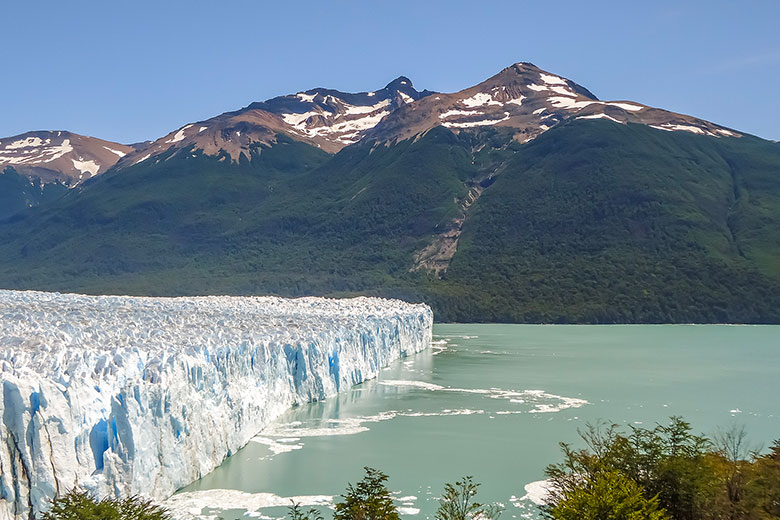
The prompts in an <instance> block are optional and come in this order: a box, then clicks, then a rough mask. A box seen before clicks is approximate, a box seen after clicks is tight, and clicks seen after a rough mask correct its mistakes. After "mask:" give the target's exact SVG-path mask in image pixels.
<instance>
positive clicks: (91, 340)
mask: <svg viewBox="0 0 780 520" xmlns="http://www.w3.org/2000/svg"><path fill="white" fill-rule="evenodd" d="M0 320H2V321H1V322H0V383H1V384H2V391H1V392H0V418H1V420H2V422H1V424H0V519H15V520H18V519H21V518H27V517H28V515H29V512H30V511H33V512H39V511H41V510H45V509H46V507H47V504H48V502H49V500H50V499H51V498H52V497H53V496H54V495H55V494H56V493H58V492H64V491H67V490H69V489H71V488H72V487H74V486H76V485H78V486H80V487H82V488H85V489H88V490H90V491H92V492H94V493H96V494H98V495H100V496H103V495H113V496H127V495H131V494H142V495H146V496H149V497H152V498H155V499H161V498H164V497H166V496H168V495H170V494H172V493H173V492H174V491H175V490H176V489H178V488H180V487H182V486H184V485H186V484H189V483H190V482H192V481H194V480H196V479H198V478H200V477H201V476H202V475H204V474H206V473H208V472H209V471H211V470H212V469H214V468H215V467H216V466H218V465H219V464H220V463H221V462H222V461H223V460H224V459H225V457H226V456H229V455H230V454H232V453H234V452H235V451H236V450H237V449H239V448H241V447H242V446H243V445H245V444H246V443H247V442H248V441H249V439H250V438H251V437H252V436H253V435H255V434H256V433H257V432H258V431H260V430H261V429H262V428H263V427H264V426H266V425H267V424H268V423H269V422H270V421H271V420H272V419H274V418H275V417H277V416H278V415H279V414H281V413H282V412H283V411H284V410H286V409H287V408H289V407H290V406H292V405H294V404H296V403H303V402H308V401H311V400H317V399H323V398H325V397H327V396H329V395H332V394H334V393H336V392H338V391H339V389H342V388H344V389H345V388H347V387H349V386H350V385H353V384H356V383H359V382H361V381H363V380H364V379H367V378H371V377H374V376H375V375H376V374H377V372H378V370H379V369H380V368H381V367H383V366H385V365H386V364H388V363H389V362H390V361H392V360H394V359H396V358H398V357H399V356H404V355H406V354H411V353H414V352H417V351H419V350H422V349H424V348H426V347H428V346H429V345H430V341H431V328H432V323H433V315H432V313H431V310H430V309H429V308H428V307H427V306H425V305H412V304H408V303H405V302H401V301H397V300H385V299H380V298H354V299H345V300H334V299H325V298H300V299H294V300H289V299H283V298H273V297H194V298H135V297H124V296H82V295H72V294H57V293H42V292H26V291H25V292H21V291H2V290H0Z"/></svg>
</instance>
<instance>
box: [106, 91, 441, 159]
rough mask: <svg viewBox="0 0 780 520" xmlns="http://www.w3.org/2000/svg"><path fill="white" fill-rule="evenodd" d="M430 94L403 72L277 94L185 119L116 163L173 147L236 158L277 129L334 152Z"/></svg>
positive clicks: (176, 150) (273, 138)
mask: <svg viewBox="0 0 780 520" xmlns="http://www.w3.org/2000/svg"><path fill="white" fill-rule="evenodd" d="M429 94H431V93H430V92H428V91H423V92H418V91H417V90H415V89H414V87H413V86H412V82H411V80H409V79H408V78H406V77H403V76H401V77H399V78H397V79H395V80H394V81H392V82H390V83H389V84H388V85H387V86H385V87H384V88H383V89H380V90H376V91H372V92H359V93H345V92H340V91H338V90H330V89H324V88H316V89H312V90H307V91H306V92H299V93H297V94H292V95H287V96H280V97H276V98H273V99H269V100H268V101H263V102H259V103H252V104H250V105H249V106H247V107H246V108H243V109H241V110H237V111H235V112H228V113H225V114H221V115H219V116H217V117H213V118H211V119H207V120H205V121H200V122H197V123H190V124H188V125H185V126H183V127H181V128H179V129H177V130H175V131H173V132H171V133H170V134H168V135H166V136H164V137H161V138H160V139H158V140H156V141H154V142H153V143H151V144H150V145H149V146H146V147H144V148H143V149H142V150H140V151H138V152H137V153H135V154H132V155H129V156H128V157H126V158H124V159H123V160H122V161H121V162H120V163H119V166H118V167H119V168H120V169H121V168H127V167H130V166H134V165H136V164H139V163H141V162H143V161H146V160H147V159H149V158H152V159H153V160H154V158H155V157H156V156H157V155H159V154H162V153H165V152H170V151H171V150H173V151H174V154H173V155H175V154H176V153H181V154H182V155H187V154H190V155H192V154H193V153H203V154H204V155H210V156H216V157H219V158H222V157H224V159H222V160H229V161H231V162H238V161H239V160H241V156H242V155H243V157H244V159H250V158H251V157H252V156H253V154H255V152H256V150H257V149H258V147H262V146H264V145H270V144H273V143H275V142H276V136H277V135H279V134H282V135H286V136H287V137H289V138H291V139H293V140H295V141H300V142H304V143H307V144H310V145H312V146H315V147H317V148H320V149H322V150H324V151H326V152H328V153H335V152H337V151H339V150H341V149H342V148H344V147H345V146H347V145H350V144H354V143H356V142H358V141H359V140H360V139H361V138H362V137H363V135H364V134H365V132H366V131H367V130H370V129H371V128H373V127H374V126H375V125H376V124H377V123H378V122H379V121H380V120H381V119H382V118H384V117H385V116H387V115H388V114H390V113H391V112H393V111H394V110H396V109H398V108H400V107H402V106H405V105H406V104H408V103H412V102H414V101H416V100H418V99H420V98H422V97H425V96H427V95H429ZM171 156H172V155H171V154H170V153H169V154H168V157H171Z"/></svg>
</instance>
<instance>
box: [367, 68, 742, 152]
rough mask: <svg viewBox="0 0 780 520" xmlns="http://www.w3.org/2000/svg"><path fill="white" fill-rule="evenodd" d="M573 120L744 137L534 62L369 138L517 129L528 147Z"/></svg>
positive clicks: (430, 101)
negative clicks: (610, 97)
mask: <svg viewBox="0 0 780 520" xmlns="http://www.w3.org/2000/svg"><path fill="white" fill-rule="evenodd" d="M572 118H578V119H607V120H610V121H614V122H616V123H641V124H645V125H649V126H652V127H653V128H657V129H659V130H665V131H669V132H672V131H686V132H692V133H696V134H700V135H710V136H714V137H723V136H727V137H738V136H739V134H738V133H736V132H733V131H731V130H729V129H728V128H725V127H722V126H719V125H715V124H713V123H710V122H707V121H703V120H701V119H697V118H695V117H691V116H686V115H682V114H676V113H673V112H669V111H666V110H661V109H657V108H651V107H648V106H646V105H642V104H641V103H636V102H633V101H600V100H599V99H598V98H597V97H596V96H595V95H593V94H592V93H591V92H590V91H589V90H588V89H586V88H585V87H582V86H581V85H578V84H576V83H574V82H573V81H570V80H568V79H566V78H563V77H561V76H557V75H555V74H551V73H549V72H545V71H543V70H541V69H540V68H538V67H536V66H535V65H533V64H531V63H516V64H514V65H512V66H511V67H507V68H505V69H504V70H502V71H501V72H499V73H498V74H496V75H495V76H493V77H492V78H490V79H488V80H486V81H483V82H482V83H480V84H478V85H476V86H474V87H471V88H467V89H465V90H462V91H460V92H456V93H454V94H436V95H435V96H431V97H427V98H426V99H424V100H422V101H420V102H418V103H414V104H410V105H409V106H404V107H403V108H400V109H399V110H397V111H394V112H393V113H392V115H390V116H388V117H387V118H385V119H384V120H382V122H381V123H380V124H378V125H377V126H376V127H375V128H374V129H372V130H371V131H369V132H368V136H367V139H373V140H379V141H391V140H403V139H408V138H410V137H413V136H415V135H419V134H420V133H422V132H426V131H428V130H430V129H431V128H435V127H437V126H444V127H446V128H449V129H451V130H453V131H454V132H458V131H460V130H463V129H475V128H481V127H496V128H507V129H512V131H513V137H514V139H515V140H517V141H519V142H521V143H524V142H528V141H530V140H531V139H534V138H536V137H538V136H539V135H540V134H542V133H543V132H546V131H547V130H549V129H550V128H553V127H554V126H555V125H557V124H559V123H561V122H562V121H565V120H568V119H572Z"/></svg>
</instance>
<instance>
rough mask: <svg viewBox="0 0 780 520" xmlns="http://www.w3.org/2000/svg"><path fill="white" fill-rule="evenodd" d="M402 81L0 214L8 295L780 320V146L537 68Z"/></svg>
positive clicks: (310, 103) (502, 316)
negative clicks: (271, 298)
mask: <svg viewBox="0 0 780 520" xmlns="http://www.w3.org/2000/svg"><path fill="white" fill-rule="evenodd" d="M402 81H406V80H405V79H403V78H400V79H399V80H398V81H396V82H394V83H396V84H397V85H401V82H402ZM391 85H393V84H392V83H391ZM402 86H403V87H405V88H406V87H408V88H411V85H402ZM385 90H386V92H384V93H380V91H377V92H375V93H374V96H370V95H369V93H365V94H360V95H355V96H357V97H348V95H346V94H340V97H338V100H337V99H336V98H335V97H333V96H335V94H333V93H332V91H325V90H321V89H317V90H314V91H308V92H304V93H299V94H296V95H294V96H285V97H283V98H276V100H271V101H268V102H265V103H259V104H255V105H254V107H253V106H252V105H250V106H249V107H247V108H246V109H243V110H241V111H237V112H234V113H231V114H224V115H222V116H218V117H217V118H215V119H214V120H213V121H215V122H214V124H213V126H214V127H215V130H214V132H215V136H216V137H218V138H216V137H215V138H214V139H211V140H210V141H207V142H206V141H204V142H199V141H198V140H197V139H198V138H197V136H198V135H201V136H202V135H203V134H207V133H208V131H209V125H208V124H202V125H200V124H194V125H192V126H187V127H185V128H182V129H179V130H177V131H176V132H173V133H171V134H170V135H169V136H167V137H166V138H164V139H163V140H162V141H159V142H157V143H156V145H153V146H158V148H155V150H156V151H155V154H156V155H152V154H150V152H149V151H147V152H145V153H144V154H143V155H140V152H139V153H135V154H130V155H128V156H127V157H126V158H124V159H123V160H122V161H120V162H119V163H118V164H117V165H116V166H115V167H114V168H112V169H111V171H109V172H108V173H107V175H103V176H101V177H99V178H98V179H95V180H94V181H93V182H90V183H87V184H86V185H84V186H83V188H82V189H80V190H78V192H73V193H72V194H71V196H68V197H64V198H62V199H60V200H57V201H54V202H51V203H48V204H46V205H44V206H41V207H39V208H37V209H35V210H31V211H28V212H25V213H24V214H21V215H18V216H17V217H15V218H14V219H13V221H7V222H6V223H5V224H0V285H1V286H5V287H8V288H35V289H47V290H76V291H86V292H98V293H101V292H102V293H105V292H110V293H117V292H118V293H130V294H149V295H179V294H214V293H216V294H268V293H272V294H279V295H286V296H299V295H306V294H316V295H347V294H371V295H382V296H393V297H401V298H406V299H410V300H423V301H426V302H428V303H430V304H431V305H432V306H433V307H434V310H435V311H436V312H437V318H438V319H440V320H458V321H514V322H540V321H541V322H551V321H560V322H588V323H593V322H603V323H612V322H712V321H718V322H750V323H756V322H773V323H778V322H780V310H778V309H780V263H779V262H778V261H777V258H780V232H778V231H777V230H780V148H778V146H777V144H776V143H772V142H769V141H765V140H762V139H758V138H755V137H753V136H750V135H747V134H744V133H741V132H737V131H735V130H731V129H728V128H725V127H722V126H719V125H717V124H714V123H710V122H707V121H703V120H700V119H697V118H694V117H691V116H685V115H680V114H674V113H672V112H668V111H664V110H661V109H655V108H650V107H646V106H645V105H641V104H639V103H635V102H631V101H610V102H605V101H600V100H598V99H597V98H596V96H595V95H594V94H592V93H591V92H590V91H588V90H587V89H585V88H584V87H581V86H579V85H577V84H576V83H573V82H571V81H570V80H566V79H563V78H561V77H559V76H556V75H554V74H550V73H547V72H545V71H541V70H540V69H538V68H536V67H533V66H532V65H529V64H516V65H513V66H511V67H508V68H507V69H505V70H504V71H502V72H500V73H499V74H498V75H496V76H494V77H493V78H490V79H489V80H487V81H485V82H483V83H481V84H479V85H477V86H475V87H472V88H471V89H466V90H464V91H462V92H459V93H455V94H439V93H431V94H428V93H426V92H423V93H418V94H419V95H418V96H417V99H416V100H413V101H411V102H409V103H404V104H403V105H401V104H400V101H399V99H400V100H404V96H402V95H401V94H402V93H405V95H406V96H410V97H412V98H413V97H414V96H413V94H414V93H413V92H412V91H411V90H408V91H402V89H401V88H400V87H398V89H396V90H394V89H393V88H390V86H388V88H387V89H385ZM390 92H395V94H390ZM424 94H428V95H424ZM393 96H395V97H393ZM372 97H380V98H382V99H381V100H379V101H378V102H373V101H370V100H369V98H372ZM388 100H389V101H388ZM337 101H338V102H337ZM385 102H387V104H386V105H385V106H378V105H382V104H383V103H385ZM339 104H340V105H339ZM337 105H338V106H340V108H338V106H337ZM354 107H363V108H361V109H359V110H357V109H355V108H354ZM372 107H375V108H372ZM390 107H392V110H391V109H390ZM337 108H338V111H339V113H338V114H337V113H336V112H337ZM361 110H363V112H361ZM376 110H378V111H379V112H377V113H382V112H385V111H386V112H388V113H387V114H385V115H384V116H383V117H382V118H381V119H379V120H378V121H377V122H376V124H373V123H372V125H373V126H372V125H369V124H368V119H371V118H372V117H373V116H372V115H371V114H373V113H374V112H373V111H376ZM325 111H328V112H329V113H330V114H332V115H327V114H325V115H323V114H324V112H325ZM311 112H316V114H310V113H311ZM290 114H297V116H296V117H291V116H290ZM306 114H308V115H306ZM339 114H340V115H339ZM303 115H306V117H305V118H303V117H302V116H303ZM234 117H237V118H239V119H241V118H249V117H252V118H256V121H257V124H256V125H255V124H254V123H252V124H250V123H249V122H248V121H243V122H241V121H240V120H239V119H237V120H231V118H234ZM285 118H286V119H287V121H285ZM342 118H346V119H350V118H355V119H350V120H354V121H358V120H363V119H364V118H365V119H366V121H364V123H361V125H364V126H365V128H363V127H362V126H361V128H360V129H358V130H354V129H352V127H349V128H347V127H341V126H338V125H340V124H342V123H341V121H342ZM346 119H345V120H346ZM216 121H218V122H219V123H217V122H216ZM371 121H373V119H372V120H371ZM239 124H246V125H248V126H246V127H243V129H241V128H238V127H237V126H236V125H239ZM219 125H222V126H219ZM295 125H299V128H296V127H295ZM201 126H203V127H206V129H205V130H203V131H202V132H201V131H200V128H201ZM369 126H370V128H369ZM342 130H343V132H346V133H340V132H341V131H342ZM239 131H240V132H241V135H240V136H239V135H238V132H239ZM255 131H256V132H257V134H256V135H255V134H251V133H252V132H255ZM355 131H357V132H358V133H357V134H354V132H355ZM193 132H194V133H193ZM245 132H249V133H250V134H251V135H252V137H251V139H249V141H251V142H248V143H247V144H246V146H244V144H241V145H240V146H238V145H237V147H236V148H230V147H231V146H232V145H233V144H234V143H240V142H239V141H236V138H238V139H243V138H244V137H247V135H246V133H245ZM307 132H308V133H307ZM349 132H353V133H349ZM179 135H181V139H178V137H177V136H179ZM228 138H229V139H228ZM188 139H190V140H189V141H188ZM353 139H359V140H358V141H357V142H355V143H352V144H347V142H346V141H351V140H353ZM167 140H175V142H169V143H166V142H165V141H167ZM207 145H209V146H211V147H210V148H209V147H208V146H207ZM335 150H338V151H336V152H335V153H333V152H334V151H335ZM147 154H149V155H150V156H149V157H148V158H144V156H145V155H147ZM139 155H140V157H139ZM141 158H144V160H136V159H141ZM74 229H78V230H79V232H78V233H74V232H73V230H74ZM31 237H34V238H31Z"/></svg>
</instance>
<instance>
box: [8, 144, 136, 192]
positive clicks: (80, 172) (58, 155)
mask: <svg viewBox="0 0 780 520" xmlns="http://www.w3.org/2000/svg"><path fill="white" fill-rule="evenodd" d="M134 151H135V148H133V147H132V146H127V145H124V144H119V143H112V142H110V141H104V140H102V139H98V138H96V137H87V136H83V135H78V134H74V133H71V132H65V131H39V132H27V133H26V134H21V135H16V136H13V137H6V138H3V139H0V170H2V169H5V168H6V167H9V166H10V167H12V168H13V169H14V170H16V172H17V173H19V174H21V175H24V176H26V177H28V178H30V179H33V178H36V179H40V181H41V182H43V183H49V182H60V183H62V184H65V185H68V186H75V185H77V184H79V183H81V182H83V181H85V180H87V179H91V178H92V177H94V176H95V175H99V174H101V173H104V172H105V171H106V170H108V169H109V168H111V167H112V166H113V165H114V164H116V163H117V161H119V159H120V158H122V157H124V156H125V155H127V154H129V153H131V152H134Z"/></svg>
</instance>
